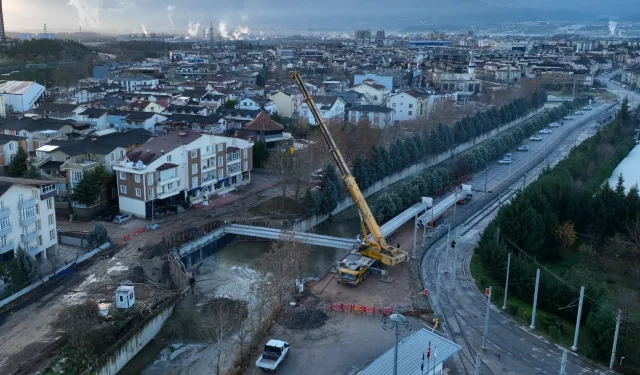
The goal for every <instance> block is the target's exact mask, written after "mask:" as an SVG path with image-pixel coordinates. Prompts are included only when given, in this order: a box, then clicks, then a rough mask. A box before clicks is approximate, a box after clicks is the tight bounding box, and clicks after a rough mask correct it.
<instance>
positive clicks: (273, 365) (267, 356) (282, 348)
mask: <svg viewBox="0 0 640 375" xmlns="http://www.w3.org/2000/svg"><path fill="white" fill-rule="evenodd" d="M288 353H289V343H288V342H286V341H282V340H273V339H272V340H269V342H267V344H266V345H265V346H264V352H263V353H262V354H261V355H260V358H258V360H257V361H256V366H258V367H260V368H261V369H263V370H269V371H277V370H278V366H279V365H280V363H282V361H283V360H284V358H285V357H286V356H287V354H288Z"/></svg>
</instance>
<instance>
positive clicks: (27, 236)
mask: <svg viewBox="0 0 640 375" xmlns="http://www.w3.org/2000/svg"><path fill="white" fill-rule="evenodd" d="M39 234H40V231H39V230H38V229H35V230H34V231H32V232H29V233H26V234H25V233H23V234H21V235H20V240H21V241H22V242H23V243H29V242H31V241H33V240H35V239H36V238H38V235H39Z"/></svg>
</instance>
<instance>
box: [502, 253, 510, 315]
mask: <svg viewBox="0 0 640 375" xmlns="http://www.w3.org/2000/svg"><path fill="white" fill-rule="evenodd" d="M510 267H511V253H509V254H507V281H505V283H504V302H503V303H502V310H506V309H507V293H508V292H509V268H510Z"/></svg>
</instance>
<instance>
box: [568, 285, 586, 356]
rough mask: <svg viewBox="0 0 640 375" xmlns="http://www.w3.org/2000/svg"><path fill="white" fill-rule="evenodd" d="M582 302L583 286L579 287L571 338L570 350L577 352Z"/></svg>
mask: <svg viewBox="0 0 640 375" xmlns="http://www.w3.org/2000/svg"><path fill="white" fill-rule="evenodd" d="M583 301H584V285H583V286H581V287H580V302H579V303H578V317H577V318H576V334H575V335H574V336H573V346H572V347H571V350H573V351H574V352H575V351H577V350H578V334H579V333H580V317H581V315H582V302H583Z"/></svg>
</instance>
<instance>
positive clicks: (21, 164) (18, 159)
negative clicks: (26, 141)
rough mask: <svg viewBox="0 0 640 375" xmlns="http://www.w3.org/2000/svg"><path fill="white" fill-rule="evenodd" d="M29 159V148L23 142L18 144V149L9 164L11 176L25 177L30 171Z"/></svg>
mask: <svg viewBox="0 0 640 375" xmlns="http://www.w3.org/2000/svg"><path fill="white" fill-rule="evenodd" d="M28 159H29V154H27V150H25V149H24V147H22V144H18V151H17V152H16V154H15V155H14V156H13V160H11V163H10V164H9V176H10V177H25V176H26V175H27V173H28V172H29V164H28Z"/></svg>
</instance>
